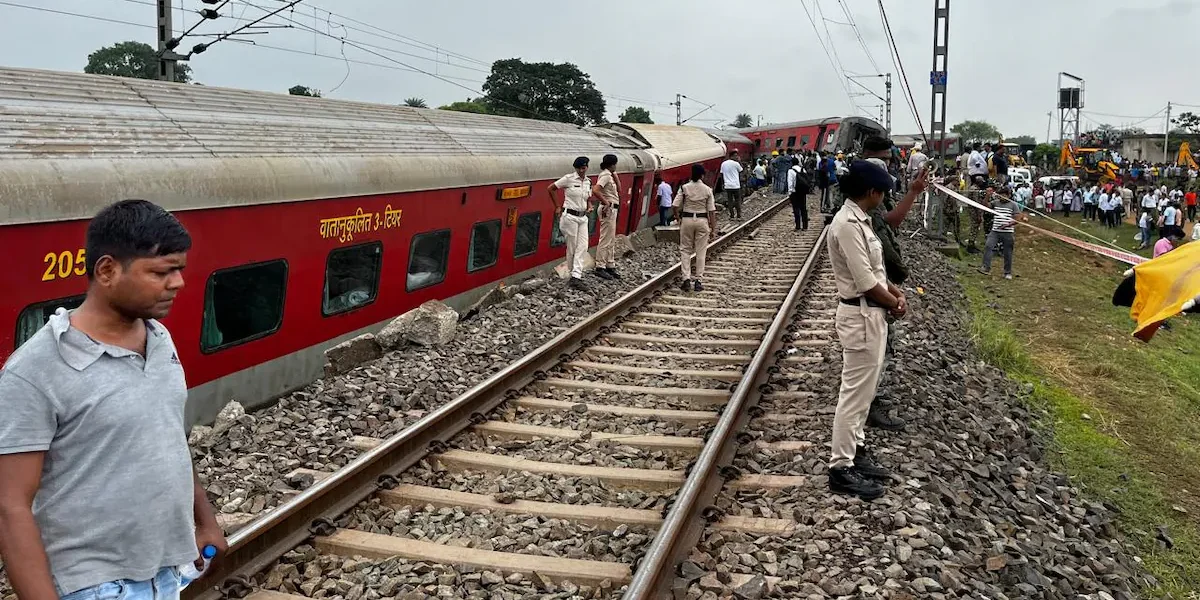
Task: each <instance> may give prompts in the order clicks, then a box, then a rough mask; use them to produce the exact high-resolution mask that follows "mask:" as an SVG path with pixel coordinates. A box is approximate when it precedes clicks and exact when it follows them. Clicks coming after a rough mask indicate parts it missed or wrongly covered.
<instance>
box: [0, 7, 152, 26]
mask: <svg viewBox="0 0 1200 600" xmlns="http://www.w3.org/2000/svg"><path fill="white" fill-rule="evenodd" d="M0 5H2V6H11V7H14V8H27V9H29V10H36V11H40V12H46V13H53V14H56V15H65V16H68V17H80V18H83V19H91V20H93V21H103V22H105V23H116V24H118V25H129V26H132V27H142V28H145V29H158V27H156V26H154V25H151V24H149V23H134V22H133V21H122V20H120V19H110V18H108V17H101V16H97V15H88V14H83V13H77V12H71V11H67V10H56V9H53V8H45V7H42V6H29V5H27V4H17V3H15V2H7V1H0Z"/></svg>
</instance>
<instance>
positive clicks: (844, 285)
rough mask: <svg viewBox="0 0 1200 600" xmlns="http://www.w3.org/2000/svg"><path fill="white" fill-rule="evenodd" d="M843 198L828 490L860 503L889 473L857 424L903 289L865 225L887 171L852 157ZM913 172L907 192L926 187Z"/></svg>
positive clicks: (832, 236)
mask: <svg viewBox="0 0 1200 600" xmlns="http://www.w3.org/2000/svg"><path fill="white" fill-rule="evenodd" d="M839 184H840V185H841V188H842V193H843V194H844V195H845V196H846V200H845V202H844V203H843V205H842V208H841V210H839V211H838V213H837V214H836V215H835V216H834V218H833V222H832V223H831V224H830V226H829V234H828V238H827V240H826V243H827V244H828V248H829V257H830V263H831V264H832V266H833V275H834V281H835V283H836V285H837V290H838V295H839V296H840V298H841V301H840V303H839V304H838V307H837V313H836V316H835V321H834V322H835V327H836V329H837V334H838V340H839V341H840V342H841V344H842V382H841V388H840V390H839V392H838V404H837V410H836V412H835V413H834V419H833V455H832V458H831V460H830V462H829V489H830V490H831V491H833V492H834V493H838V494H848V495H854V496H858V497H860V498H862V499H864V500H871V499H874V498H878V497H879V496H882V495H883V494H884V488H883V486H882V485H880V484H879V483H877V482H876V481H873V480H875V479H886V478H887V477H888V476H889V473H888V472H887V470H886V469H884V468H882V467H880V466H879V465H878V464H876V463H875V461H874V460H873V459H872V457H871V455H870V454H869V453H868V452H867V451H866V448H865V447H863V444H862V442H861V441H860V440H863V439H864V437H863V426H864V425H865V424H866V420H867V414H868V412H869V411H870V409H871V403H872V401H873V400H874V398H875V391H876V387H877V386H878V383H879V375H880V373H881V372H882V370H883V359H884V352H885V349H886V346H887V316H888V315H889V314H890V315H892V316H894V317H903V316H904V314H905V312H906V311H907V308H908V306H907V301H906V299H905V297H904V293H903V292H902V291H900V289H899V288H897V287H896V286H895V285H892V284H891V283H889V282H888V280H887V275H886V272H885V270H884V264H883V249H882V247H881V243H880V240H879V238H878V237H877V236H876V235H875V231H874V229H873V228H872V227H871V217H870V216H869V215H870V212H871V211H872V210H873V209H874V208H875V207H877V206H879V204H880V203H881V202H883V198H884V195H886V194H887V193H888V191H890V190H891V189H893V185H894V183H893V181H892V176H891V175H889V174H888V172H887V171H886V170H885V169H883V168H881V167H879V166H878V165H875V164H872V163H869V162H867V161H861V160H860V161H854V162H853V163H851V165H850V168H849V170H848V171H847V173H846V174H845V176H844V177H842V178H841V179H840V180H839ZM925 186H926V181H925V178H923V177H918V178H917V179H916V180H914V181H913V185H912V187H911V188H910V190H909V194H919V193H921V192H922V191H924V190H925Z"/></svg>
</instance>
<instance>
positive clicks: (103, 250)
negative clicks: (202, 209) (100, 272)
mask: <svg viewBox="0 0 1200 600" xmlns="http://www.w3.org/2000/svg"><path fill="white" fill-rule="evenodd" d="M85 247H86V248H87V260H86V263H85V265H86V268H87V277H88V279H89V280H90V279H91V278H92V277H93V275H94V272H95V269H96V261H98V260H100V258H101V257H104V256H111V257H113V259H115V260H117V261H120V262H121V264H122V265H125V266H128V265H129V263H131V262H133V261H134V260H135V259H138V258H152V257H156V256H166V255H168V254H175V253H177V252H187V251H188V250H189V249H191V247H192V236H190V235H188V232H187V230H186V229H184V228H183V225H182V224H181V223H180V222H179V220H178V219H176V218H175V215H172V214H171V213H169V212H167V211H166V210H164V209H163V208H162V207H161V206H159V205H157V204H154V203H152V202H147V201H145V200H122V201H120V202H117V203H116V204H112V205H109V206H107V207H105V208H104V209H103V210H101V211H100V212H99V213H97V214H96V216H95V217H93V218H92V222H91V223H88V228H87V242H86V243H85Z"/></svg>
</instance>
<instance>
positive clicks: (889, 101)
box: [883, 73, 892, 135]
mask: <svg viewBox="0 0 1200 600" xmlns="http://www.w3.org/2000/svg"><path fill="white" fill-rule="evenodd" d="M883 86H884V87H885V88H887V100H885V101H884V103H883V104H884V106H886V107H887V119H886V121H887V123H886V124H885V125H884V126H885V127H887V131H888V134H889V135H891V133H892V74H891V73H888V74H887V79H885V80H884V82H883Z"/></svg>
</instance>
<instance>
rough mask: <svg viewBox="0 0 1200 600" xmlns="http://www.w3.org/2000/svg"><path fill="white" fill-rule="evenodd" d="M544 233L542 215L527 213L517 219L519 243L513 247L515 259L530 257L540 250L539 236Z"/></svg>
mask: <svg viewBox="0 0 1200 600" xmlns="http://www.w3.org/2000/svg"><path fill="white" fill-rule="evenodd" d="M541 233H542V213H537V212H533V213H525V214H523V215H521V216H520V218H518V219H517V243H516V245H515V246H513V257H514V258H520V257H522V256H529V255H530V254H533V253H534V252H537V249H538V236H539V235H541Z"/></svg>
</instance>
